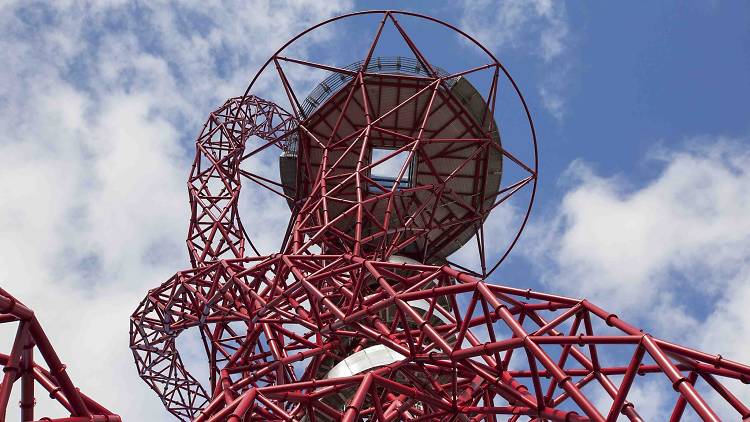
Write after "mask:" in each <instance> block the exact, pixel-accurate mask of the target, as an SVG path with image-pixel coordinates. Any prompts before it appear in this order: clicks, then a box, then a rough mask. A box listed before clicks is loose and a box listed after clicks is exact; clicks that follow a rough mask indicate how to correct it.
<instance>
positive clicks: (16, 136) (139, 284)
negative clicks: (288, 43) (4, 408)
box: [0, 1, 348, 421]
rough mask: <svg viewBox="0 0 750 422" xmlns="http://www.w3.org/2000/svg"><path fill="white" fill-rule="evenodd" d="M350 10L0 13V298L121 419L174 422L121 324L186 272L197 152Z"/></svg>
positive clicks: (130, 7) (36, 9)
mask: <svg viewBox="0 0 750 422" xmlns="http://www.w3.org/2000/svg"><path fill="white" fill-rule="evenodd" d="M346 7H348V3H346V2H311V1H309V2H289V3H286V4H275V3H271V2H268V1H265V2H255V3H253V4H246V3H244V2H243V3H239V2H238V3H233V4H225V3H218V2H217V3H211V4H206V2H193V3H184V2H183V3H179V4H169V5H160V6H150V5H148V4H139V5H136V4H133V3H125V2H122V3H120V2H109V3H100V2H97V3H92V4H88V3H86V4H84V3H68V2H64V3H63V2H60V3H50V4H47V5H38V4H37V5H30V4H26V3H21V2H19V3H12V4H4V5H3V6H2V13H0V62H2V63H4V71H3V72H2V73H1V74H0V131H1V133H2V134H3V135H2V136H1V137H0V157H2V162H3V164H2V165H0V195H2V201H0V285H2V287H3V288H5V289H7V290H8V291H10V292H11V293H13V294H14V295H16V296H17V297H18V298H19V299H20V300H22V301H23V302H25V303H26V304H28V305H29V306H30V307H32V308H33V309H35V311H36V314H37V315H38V317H39V319H40V320H41V322H42V324H43V326H44V327H45V330H46V332H47V334H48V335H49V336H50V338H51V340H52V342H53V344H54V345H55V347H56V350H57V351H58V353H59V354H60V355H61V357H62V359H63V361H64V362H65V363H66V364H67V365H68V368H69V373H70V374H71V376H72V377H73V379H74V382H75V383H76V385H77V386H79V387H81V389H82V390H83V391H84V392H86V393H88V394H90V395H91V396H92V397H94V398H95V399H96V400H98V401H100V402H101V403H102V404H103V405H104V406H106V407H109V408H110V409H112V410H114V411H116V412H119V413H120V414H121V415H122V416H123V418H124V420H136V421H137V420H171V418H170V417H168V416H167V414H166V412H165V411H164V410H163V409H162V407H161V404H160V402H159V400H158V398H157V397H156V396H155V395H154V394H153V393H152V392H151V391H150V390H149V389H148V388H147V387H146V385H145V384H144V383H142V382H141V381H140V379H138V377H137V374H136V370H135V367H134V365H133V363H132V356H131V354H130V351H129V349H128V317H129V315H130V313H131V312H132V311H133V309H134V308H135V306H136V305H137V303H138V302H139V301H140V300H141V299H142V298H143V296H144V295H145V293H146V291H147V290H148V289H149V288H152V287H155V286H156V285H158V284H159V283H161V282H163V281H164V280H166V279H167V278H168V277H169V276H170V275H171V274H173V273H174V272H176V271H178V270H180V269H183V268H185V267H186V266H187V265H188V261H187V251H186V248H185V245H184V238H185V235H186V231H187V216H188V212H189V209H188V204H187V194H186V187H185V183H186V179H187V174H188V172H189V160H190V158H191V152H190V148H191V143H192V139H194V138H195V136H196V134H197V132H198V130H199V128H200V126H201V125H202V124H203V122H204V121H205V118H206V116H207V113H208V112H209V111H211V110H213V109H214V108H216V107H217V105H219V104H220V103H221V102H223V101H224V100H225V99H226V98H227V97H229V96H232V95H239V94H241V93H242V92H243V91H244V89H245V86H246V84H247V82H248V81H249V78H250V77H251V75H252V73H253V72H255V70H257V68H258V66H259V64H260V63H262V61H264V60H265V59H266V58H267V56H268V55H270V53H271V52H272V50H274V49H276V48H277V47H278V46H280V45H281V44H282V42H283V41H285V40H286V39H288V38H289V37H290V36H291V35H293V34H294V33H296V32H298V31H300V30H302V29H304V28H306V27H308V26H310V25H311V24H313V23H316V22H318V21H320V20H322V19H323V18H325V17H327V16H330V15H332V14H335V13H336V11H338V10H340V9H342V8H346ZM5 340H6V339H5V338H3V340H2V344H3V347H4V348H6V347H5V343H6V341H5ZM6 349H7V348H6ZM4 351H7V350H4ZM47 411H49V408H48V407H46V406H41V409H40V412H38V414H39V415H40V416H44V413H45V412H47ZM61 413H62V412H59V411H58V412H56V414H53V415H52V416H56V415H59V414H61ZM11 415H13V417H15V415H14V414H13V413H11Z"/></svg>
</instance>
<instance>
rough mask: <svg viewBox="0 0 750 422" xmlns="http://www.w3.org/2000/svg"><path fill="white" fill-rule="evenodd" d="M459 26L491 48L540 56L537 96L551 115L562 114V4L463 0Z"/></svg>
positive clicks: (566, 34) (565, 36)
mask: <svg viewBox="0 0 750 422" xmlns="http://www.w3.org/2000/svg"><path fill="white" fill-rule="evenodd" d="M460 22H461V26H462V27H463V28H464V29H466V31H467V32H468V33H470V34H472V35H475V36H476V37H477V39H479V40H480V41H481V42H483V43H485V44H486V45H487V46H488V47H489V48H490V49H491V50H493V51H504V50H516V51H524V52H526V51H528V52H531V54H532V55H534V56H536V57H538V58H539V59H541V62H542V63H541V65H542V66H543V68H544V73H545V74H546V76H544V77H543V78H542V83H541V84H540V86H539V96H540V99H541V101H542V104H543V105H544V107H545V108H546V109H547V111H548V112H549V113H550V114H552V115H553V116H554V117H555V118H557V119H558V120H559V119H562V118H563V117H564V116H565V97H564V91H565V88H566V85H567V78H568V73H569V69H570V66H571V64H570V62H569V61H568V60H566V59H565V55H566V53H567V52H568V51H569V47H570V43H571V37H570V26H569V24H568V18H567V12H566V10H565V4H564V3H562V2H554V1H550V0H534V1H522V0H510V1H500V2H495V1H490V0H479V1H476V0H466V1H463V2H462V13H461V19H460Z"/></svg>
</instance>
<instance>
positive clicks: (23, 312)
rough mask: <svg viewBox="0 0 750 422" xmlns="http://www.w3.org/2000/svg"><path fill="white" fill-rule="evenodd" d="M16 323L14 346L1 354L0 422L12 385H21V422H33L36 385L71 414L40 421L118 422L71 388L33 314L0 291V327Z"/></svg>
mask: <svg viewBox="0 0 750 422" xmlns="http://www.w3.org/2000/svg"><path fill="white" fill-rule="evenodd" d="M13 323H17V328H16V335H15V338H14V340H13V346H12V348H11V350H10V353H8V354H2V353H0V363H1V364H2V365H3V372H4V375H3V380H2V384H1V385H0V421H5V418H6V415H7V414H8V402H9V400H10V394H11V391H12V390H13V385H14V383H15V382H16V381H18V380H20V382H21V395H20V396H21V400H20V402H19V406H20V408H21V411H20V414H21V418H20V420H21V421H33V420H35V419H34V406H35V405H36V398H35V395H34V386H35V384H39V385H41V386H42V388H44V389H45V390H46V391H47V393H49V397H50V398H51V399H53V400H55V401H56V402H57V403H59V404H60V405H61V406H62V407H63V408H65V410H67V411H68V412H70V417H67V418H56V419H51V418H47V417H45V418H42V419H41V420H44V421H50V422H53V421H58V422H94V421H95V422H119V421H120V417H119V416H117V415H115V414H114V413H112V412H110V411H109V410H107V409H105V408H104V407H103V406H101V405H100V404H98V403H97V402H95V401H94V400H92V399H91V398H89V397H87V396H86V395H85V394H83V393H81V391H80V390H79V389H78V388H76V387H75V386H74V385H73V382H72V381H71V380H70V378H69V377H68V374H67V372H66V367H65V365H64V364H63V363H62V362H61V361H60V358H59V357H58V356H57V354H56V353H55V350H54V349H53V348H52V344H51V343H50V341H49V339H48V338H47V335H46V334H45V333H44V330H42V327H41V325H40V324H39V321H38V320H37V319H36V316H34V312H33V311H31V310H30V309H29V308H27V307H26V306H24V305H23V304H22V303H21V302H19V301H18V300H17V299H16V298H14V297H13V296H11V295H10V294H9V293H8V292H6V291H5V290H3V289H0V324H13ZM34 349H36V350H37V352H38V353H39V355H41V357H42V359H43V360H44V363H45V364H46V368H45V366H43V365H40V364H39V362H38V361H36V360H35V359H34Z"/></svg>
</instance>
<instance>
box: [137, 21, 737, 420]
mask: <svg viewBox="0 0 750 422" xmlns="http://www.w3.org/2000/svg"><path fill="white" fill-rule="evenodd" d="M362 16H375V17H378V18H379V20H378V25H377V26H376V28H375V29H374V32H375V36H374V38H373V40H372V42H371V43H370V45H369V48H368V49H367V51H365V52H363V54H362V58H363V59H362V60H361V61H358V62H355V63H353V64H352V65H349V66H345V67H339V66H336V65H329V64H323V63H318V62H313V61H309V60H302V59H298V58H294V57H290V56H289V55H288V54H289V53H288V51H291V50H290V49H288V48H287V47H289V46H290V45H291V44H292V43H294V42H295V41H296V40H298V39H299V38H300V37H302V36H304V35H305V34H307V33H309V32H310V31H312V30H315V29H316V28H319V27H321V26H324V25H327V24H329V23H332V22H336V21H339V20H342V19H349V18H353V17H362ZM407 18H408V19H417V20H421V21H423V22H428V23H434V24H437V25H441V26H443V27H444V28H448V29H450V30H452V31H455V32H456V33H457V34H459V35H460V36H462V37H464V39H465V40H466V41H467V42H468V43H470V44H473V45H476V46H478V47H479V48H480V49H481V50H482V51H483V52H484V53H485V54H486V55H487V59H488V62H487V63H485V64H483V65H480V66H478V67H474V68H471V69H466V70H461V71H458V72H447V71H445V70H442V69H441V68H439V67H437V66H436V65H435V64H433V63H431V62H430V61H429V60H428V59H427V58H426V57H425V55H424V54H423V52H422V51H421V50H420V49H419V48H418V46H417V45H416V43H415V42H414V41H413V40H412V38H410V37H409V35H408V34H407V31H406V30H405V29H404V25H403V23H402V22H401V21H402V20H404V19H407ZM386 26H389V27H390V28H391V29H393V30H395V32H396V33H397V34H399V36H400V37H401V40H402V41H403V42H404V43H405V45H407V46H408V50H409V51H410V52H411V55H410V56H386V55H379V54H380V53H378V54H376V53H375V52H376V51H379V50H378V47H379V41H380V38H381V34H383V31H384V28H386ZM290 63H293V64H295V65H298V66H306V67H308V68H310V69H318V70H321V69H322V70H326V71H328V72H330V73H331V75H330V76H329V77H328V78H326V79H325V80H324V81H323V82H321V84H319V85H318V87H316V88H315V89H314V90H313V91H312V93H311V94H310V95H308V96H307V97H306V98H304V99H303V98H302V96H300V95H299V94H300V93H298V92H296V91H295V88H294V85H293V84H292V83H291V82H290V81H289V78H288V76H287V73H286V72H285V70H284V68H285V66H287V65H289V64H290ZM271 64H273V66H269V65H271ZM266 69H271V71H273V72H275V75H276V77H277V78H278V84H279V87H280V88H281V89H283V92H284V93H285V94H286V96H287V98H288V102H289V109H290V110H291V112H287V111H284V110H283V109H282V108H281V107H279V106H277V105H275V104H273V103H270V102H268V101H265V100H262V99H260V98H258V97H255V96H253V95H250V93H251V92H252V91H251V89H252V88H253V85H254V84H255V81H256V80H257V79H258V77H259V75H260V74H261V73H262V72H263V71H264V70H266ZM484 70H489V71H490V72H491V75H492V76H491V83H489V84H488V90H487V91H486V92H480V91H479V89H478V88H476V87H475V86H479V85H478V84H477V85H475V81H476V80H475V79H472V77H473V76H474V75H475V74H476V73H477V72H480V71H484ZM502 78H505V79H504V80H505V81H507V82H508V83H509V85H508V86H512V87H513V89H514V90H515V92H516V94H517V96H518V99H519V101H520V104H521V106H522V108H523V110H524V112H525V113H526V116H527V118H528V124H529V129H530V134H531V135H530V139H529V140H528V143H529V145H530V146H531V149H532V151H533V153H532V154H531V155H530V159H531V161H530V162H526V161H524V159H523V158H521V156H520V155H517V154H514V153H513V152H511V151H510V147H509V146H507V145H508V144H507V143H506V139H503V138H502V136H501V133H502V131H501V129H502V128H501V127H499V126H498V124H497V121H496V119H497V118H498V112H497V111H496V107H495V103H496V100H497V99H498V95H497V92H498V86H499V81H500V80H501V79H502ZM501 139H503V141H502V143H501ZM256 143H257V144H256ZM246 144H247V145H246ZM268 148H277V149H278V151H279V152H280V154H281V156H280V157H279V167H280V175H279V178H278V179H279V180H274V179H273V178H271V177H268V175H267V174H265V175H264V174H261V173H260V171H253V169H250V170H248V169H245V168H243V166H242V163H243V161H245V160H246V159H248V158H250V157H254V156H256V154H259V153H261V152H263V151H267V150H268ZM248 151H249V152H248ZM394 161H395V162H396V163H395V165H394ZM510 166H516V170H518V172H520V173H521V174H525V175H524V176H522V177H521V178H520V179H516V180H514V179H512V178H511V179H510V180H506V179H509V176H508V175H511V174H513V172H512V171H508V170H509V169H510ZM518 172H517V173H518ZM524 172H525V173H524ZM241 177H246V178H247V179H249V180H250V181H252V182H254V183H256V184H257V185H259V186H261V187H263V188H266V189H268V190H270V191H272V192H274V193H276V194H278V195H279V196H280V197H282V198H284V199H285V200H286V201H287V202H288V203H289V205H290V207H291V209H292V217H291V220H290V224H289V229H288V231H287V233H286V234H285V236H284V238H283V243H282V247H281V249H280V251H279V253H277V254H273V255H267V256H254V257H247V256H245V252H246V244H249V245H250V246H251V247H252V249H253V250H254V251H255V254H256V255H260V253H259V251H258V250H257V249H256V248H255V246H254V245H253V244H252V243H250V240H249V236H248V234H247V232H246V231H245V230H244V228H243V225H242V223H241V222H240V218H239V212H238V198H239V192H240V188H241ZM536 179H537V164H536V140H535V135H534V130H533V124H532V123H531V118H530V115H529V112H528V109H527V107H526V103H525V101H524V100H523V97H522V96H521V94H520V91H519V90H518V87H517V86H516V84H515V83H514V82H513V80H512V79H511V78H510V75H509V74H508V72H507V71H506V70H505V68H503V67H502V65H501V64H500V63H499V62H498V61H497V60H496V59H495V57H494V56H493V55H492V54H491V53H490V52H489V51H488V50H487V49H486V48H484V47H482V46H481V45H480V44H479V43H478V42H476V41H475V40H474V39H472V38H471V37H469V36H468V35H466V34H465V33H463V32H461V31H460V30H459V29H457V28H455V27H453V26H451V25H449V24H446V23H444V22H442V21H439V20H437V19H434V18H430V17H427V16H423V15H418V14H414V13H408V12H395V11H370V12H359V13H352V14H349V15H344V16H341V17H337V18H333V19H330V20H328V21H325V22H323V23H321V24H318V25H316V26H314V27H312V28H310V29H308V30H307V31H305V32H303V33H301V34H300V35H298V36H297V37H295V38H293V39H292V40H291V41H290V42H288V43H287V44H285V45H284V46H283V47H282V48H281V49H280V50H279V51H277V52H276V53H275V54H274V55H273V56H272V57H271V58H270V59H269V60H268V61H267V62H266V64H265V65H264V66H263V68H262V69H261V71H260V72H259V74H258V75H256V77H255V78H254V79H253V82H252V83H251V85H250V87H249V88H248V90H247V92H246V93H245V95H244V96H243V97H241V98H233V99H230V100H229V101H227V102H226V103H225V104H224V105H223V106H222V107H221V108H220V109H219V110H217V111H215V112H214V113H212V114H211V115H210V117H209V120H208V122H207V123H206V125H205V126H204V128H203V131H202V132H201V135H200V136H199V137H198V140H197V141H196V158H195V162H194V164H193V168H192V172H191V175H190V180H189V183H188V187H189V192H190V203H191V221H190V231H189V235H188V249H189V252H190V257H191V261H192V264H193V268H191V269H189V270H186V271H181V272H178V273H177V274H176V275H175V276H174V277H172V278H170V279H169V280H167V281H166V282H165V283H163V284H162V285H161V286H159V287H158V288H156V289H153V290H151V291H150V292H149V293H148V295H147V296H146V298H145V299H144V300H143V301H142V302H141V304H140V305H139V306H138V308H137V309H136V311H135V312H134V313H133V315H132V317H131V349H132V350H133V355H134V357H135V362H136V366H137V368H138V371H139V374H140V375H141V377H142V378H143V379H144V380H145V381H146V383H147V384H148V385H149V386H150V387H151V388H152V389H154V390H155V391H156V392H157V394H158V395H159V396H160V398H161V400H162V401H163V403H164V405H165V406H166V408H167V410H169V411H170V412H171V413H172V414H173V415H175V416H176V417H177V418H178V419H180V420H194V421H200V422H213V421H282V420H283V421H310V422H313V421H331V420H341V421H354V420H371V421H375V420H377V421H396V420H409V421H427V420H430V421H497V420H500V419H502V420H510V421H517V420H521V419H522V418H523V419H524V420H538V421H541V420H558V421H589V420H593V421H614V420H617V419H618V417H620V416H622V417H624V418H626V419H629V420H631V421H640V420H642V417H641V416H640V415H639V406H640V403H639V402H637V401H636V399H634V397H633V396H634V395H633V394H631V393H632V392H633V391H634V386H638V385H639V383H640V379H639V378H641V377H637V376H636V375H641V376H646V377H648V378H650V379H655V380H662V381H663V384H664V385H665V386H666V389H667V390H668V391H672V394H673V395H674V402H673V405H672V417H671V420H680V419H681V418H682V416H683V414H685V413H684V412H685V410H686V408H687V407H688V406H689V407H690V408H691V409H692V412H694V414H695V415H697V416H698V417H700V418H701V419H703V420H710V421H718V420H719V416H718V414H717V409H718V408H719V407H721V406H724V408H725V409H730V411H734V412H736V414H737V415H738V416H739V418H750V409H748V407H747V405H746V404H744V403H743V402H742V401H741V400H740V399H739V398H738V397H737V396H735V395H734V393H732V392H731V391H730V389H729V388H728V385H730V384H732V382H734V381H736V380H738V381H740V382H742V383H745V384H747V383H749V382H750V367H749V366H747V365H743V364H740V363H737V362H734V361H731V360H729V359H724V358H722V357H721V356H720V355H717V356H715V355H709V354H706V353H703V352H699V351H696V350H693V349H690V348H687V347H683V346H679V345H676V344H673V343H670V342H667V341H664V340H660V339H658V338H655V337H653V336H651V335H649V334H647V333H644V332H643V331H641V330H639V329H638V328H635V327H633V326H632V325H630V324H628V323H626V322H624V321H623V320H621V319H620V318H618V317H617V316H616V315H614V314H612V313H610V312H607V311H605V310H603V309H601V308H599V307H597V306H596V305H594V304H591V303H589V302H588V301H586V300H579V299H572V298H567V297H562V296H557V295H551V294H546V293H539V292H535V291H532V290H530V289H519V288H514V287H508V286H502V285H497V284H493V283H491V282H488V281H487V280H486V279H487V277H489V275H490V274H492V272H493V271H494V270H495V268H497V266H498V265H499V263H500V262H502V260H503V259H505V257H506V256H507V253H508V251H509V250H510V247H512V246H513V244H515V242H516V240H517V239H518V236H519V235H520V232H521V230H522V229H523V226H524V225H525V223H526V220H527V218H528V213H529V211H530V209H531V203H532V202H533V197H534V191H535V186H536ZM524 190H525V191H526V192H527V194H528V208H526V213H525V215H524V216H523V217H522V221H521V224H520V229H519V230H518V232H517V233H516V234H515V235H513V236H512V240H511V241H510V247H509V248H508V249H507V250H506V251H505V252H504V253H502V254H501V255H500V258H499V260H498V262H496V263H490V262H487V259H486V251H487V247H485V239H484V237H485V236H484V233H483V228H482V227H483V224H484V223H485V221H486V219H487V218H488V216H489V213H490V212H491V211H492V210H493V209H495V208H497V207H498V206H500V205H503V204H504V203H506V201H507V200H508V199H509V198H510V197H512V196H514V195H517V194H518V193H519V192H523V191H524ZM529 191H530V192H529ZM260 229H262V227H261V228H260ZM471 238H474V239H477V240H476V242H477V253H476V255H477V257H478V260H479V262H480V266H479V267H480V269H479V270H477V271H472V270H470V269H466V268H463V267H461V266H459V265H458V264H455V263H452V262H450V261H449V260H448V256H449V255H450V254H451V253H453V252H455V251H456V250H457V249H458V248H459V247H461V245H463V244H464V243H466V242H467V241H469V240H470V239H471ZM489 240H490V241H492V243H495V242H494V239H489ZM246 242H247V243H246ZM188 329H196V330H198V331H199V333H200V335H201V339H202V342H203V345H204V347H205V350H206V354H207V361H208V368H209V379H208V380H206V384H201V382H199V381H198V380H197V379H196V378H195V377H193V376H192V375H191V374H190V373H189V372H188V370H187V369H186V366H185V364H184V362H183V361H182V358H181V356H180V354H179V351H178V350H177V346H176V339H177V336H178V335H180V333H182V332H184V331H185V330H188Z"/></svg>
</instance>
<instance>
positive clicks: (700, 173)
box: [524, 138, 750, 414]
mask: <svg viewBox="0 0 750 422" xmlns="http://www.w3.org/2000/svg"><path fill="white" fill-rule="evenodd" d="M654 155H656V156H657V158H656V159H652V160H650V161H648V162H646V163H645V164H646V165H649V166H654V167H657V168H659V169H660V170H659V172H658V174H657V175H656V177H654V178H653V179H652V180H650V181H648V182H645V183H640V182H635V181H634V180H633V178H631V177H628V175H625V174H620V175H616V176H611V177H604V176H600V175H598V174H596V172H595V171H594V170H592V169H591V168H590V167H589V166H588V165H586V164H585V163H582V162H575V163H573V164H572V165H571V167H570V169H569V177H570V180H569V186H568V190H567V191H566V192H565V194H564V197H563V199H562V201H561V204H560V206H559V209H557V212H556V214H554V215H553V216H552V217H551V218H549V219H548V220H546V221H542V222H540V223H537V224H535V225H534V227H533V228H532V230H530V232H529V233H527V235H529V236H530V237H531V238H532V240H531V241H529V239H527V241H526V242H525V243H524V244H525V245H536V246H535V247H534V248H533V249H532V248H531V247H527V250H526V251H525V252H526V253H527V254H528V255H529V256H530V258H532V260H533V261H535V262H537V263H538V265H539V267H538V269H539V270H540V272H541V274H542V275H543V281H544V282H545V284H547V285H548V286H549V287H550V288H551V290H553V291H559V292H561V293H566V294H568V295H572V296H576V297H586V298H588V299H590V300H591V301H592V302H594V303H597V304H598V305H600V306H602V307H604V308H605V309H608V310H609V311H611V312H614V313H616V314H618V315H620V316H621V317H622V318H624V319H625V320H628V321H631V322H634V323H635V324H636V325H640V326H642V327H643V328H644V329H646V330H647V331H649V332H651V333H652V334H654V335H656V336H658V337H662V338H667V339H670V340H673V341H678V342H681V343H683V344H685V345H687V346H690V347H695V348H699V349H702V350H704V351H706V352H708V353H721V354H722V355H723V356H724V357H726V358H728V359H732V360H736V361H741V362H749V361H750V351H748V349H747V345H746V333H747V330H748V327H750V316H748V315H747V311H746V307H747V303H748V301H750V218H748V216H750V148H748V146H747V143H746V141H744V140H729V139H721V138H700V139H694V140H692V141H691V142H689V143H688V144H687V145H686V146H685V147H684V148H681V149H679V150H663V149H662V150H657V151H656V152H655V154H654ZM649 388H650V387H649ZM646 390H648V388H647V389H646ZM646 390H644V391H643V393H644V394H646V395H647V396H649V397H651V396H652V394H651V393H649V392H648V391H646ZM737 391H738V392H739V394H741V395H742V397H744V399H745V400H750V390H748V388H747V386H743V387H742V388H740V389H738V390H737ZM730 414H731V413H730Z"/></svg>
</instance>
